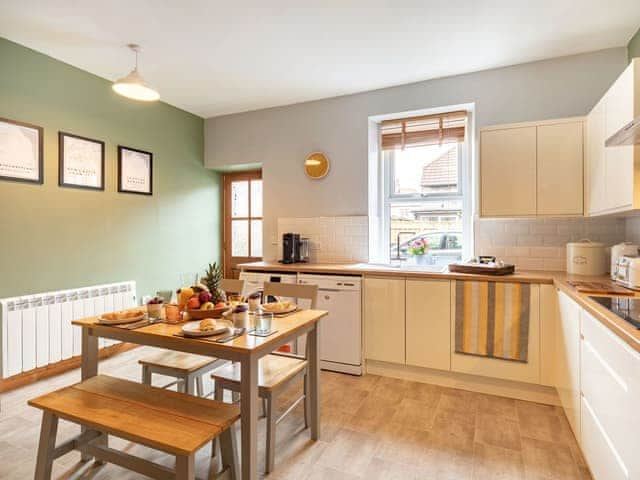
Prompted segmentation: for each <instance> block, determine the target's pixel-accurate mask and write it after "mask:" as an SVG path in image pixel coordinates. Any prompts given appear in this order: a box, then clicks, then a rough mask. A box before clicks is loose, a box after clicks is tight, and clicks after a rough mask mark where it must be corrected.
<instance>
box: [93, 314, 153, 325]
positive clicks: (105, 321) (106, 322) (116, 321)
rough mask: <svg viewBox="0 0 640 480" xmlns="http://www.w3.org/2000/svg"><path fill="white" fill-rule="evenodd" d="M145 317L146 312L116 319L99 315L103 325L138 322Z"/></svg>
mask: <svg viewBox="0 0 640 480" xmlns="http://www.w3.org/2000/svg"><path fill="white" fill-rule="evenodd" d="M143 318H144V313H142V314H140V315H136V316H135V317H130V318H116V319H113V320H111V319H108V318H102V317H98V323H99V324H101V325H124V324H125V323H133V322H138V321H140V320H142V319H143Z"/></svg>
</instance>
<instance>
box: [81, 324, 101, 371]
mask: <svg viewBox="0 0 640 480" xmlns="http://www.w3.org/2000/svg"><path fill="white" fill-rule="evenodd" d="M81 373H82V380H86V379H88V378H91V377H95V376H96V375H98V337H96V336H95V335H92V334H91V332H90V330H89V329H88V328H83V329H82V366H81Z"/></svg>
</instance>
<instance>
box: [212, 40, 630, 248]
mask: <svg viewBox="0 0 640 480" xmlns="http://www.w3.org/2000/svg"><path fill="white" fill-rule="evenodd" d="M626 65H627V49H626V48H615V49H609V50H603V51H599V52H593V53H588V54H583V55H575V56H570V57H563V58H557V59H552V60H545V61H541V62H535V63H528V64H523V65H516V66H512V67H506V68H500V69H495V70H487V71H483V72H477V73H471V74H467V75H459V76H455V77H448V78H442V79H436V80H429V81H425V82H420V83H414V84H410V85H403V86H399V87H392V88H386V89H382V90H376V91H371V92H365V93H360V94H356V95H349V96H343V97H336V98H331V99H326V100H319V101H315V102H308V103H301V104H297V105H291V106H287V107H278V108H271V109H265V110H259V111H254V112H247V113H240V114H234V115H227V116H222V117H216V118H210V119H208V120H206V121H205V166H206V167H208V168H213V169H222V168H225V167H229V166H233V165H242V164H247V163H256V162H257V163H261V164H262V168H263V178H264V215H265V233H264V245H265V258H275V257H276V255H277V253H276V252H275V247H274V246H273V245H272V242H274V241H275V240H276V239H275V231H276V218H277V217H281V216H319V215H366V214H367V210H368V209H367V164H368V159H367V158H368V157H367V152H368V151H367V128H368V122H367V118H368V117H369V116H371V115H382V114H388V113H396V112H404V111H410V110H418V109H424V108H435V107H442V106H447V105H455V104H462V103H472V102H474V103H475V105H476V119H475V120H476V122H475V126H476V128H481V127H484V126H487V125H495V124H501V123H512V122H521V121H533V120H543V119H549V118H558V117H567V116H574V115H584V114H586V113H587V112H588V111H589V110H590V108H591V107H592V106H593V105H594V104H595V103H596V101H597V100H598V99H599V98H600V97H601V96H602V95H603V94H604V92H605V91H606V90H607V88H608V87H609V86H610V85H611V83H612V82H613V81H614V80H615V78H616V77H617V76H618V75H619V74H620V72H621V71H622V70H623V69H624V68H625V66H626ZM283 74H284V75H286V72H283ZM314 150H322V151H324V152H326V153H327V154H328V156H329V158H330V160H331V161H332V169H331V172H330V173H329V175H328V176H327V177H326V178H325V179H324V180H323V181H319V182H318V181H316V182H312V181H310V180H308V179H307V178H306V177H305V175H304V172H303V169H302V163H303V159H304V157H305V156H306V155H307V154H308V153H309V152H311V151H314Z"/></svg>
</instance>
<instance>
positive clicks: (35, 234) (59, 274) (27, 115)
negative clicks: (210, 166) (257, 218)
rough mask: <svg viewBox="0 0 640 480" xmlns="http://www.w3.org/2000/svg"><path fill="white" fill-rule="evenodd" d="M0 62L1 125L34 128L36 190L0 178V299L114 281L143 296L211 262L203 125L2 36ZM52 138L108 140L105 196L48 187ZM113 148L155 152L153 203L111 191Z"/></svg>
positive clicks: (210, 181) (212, 203) (215, 224)
mask: <svg viewBox="0 0 640 480" xmlns="http://www.w3.org/2000/svg"><path fill="white" fill-rule="evenodd" d="M0 65H2V67H1V68H2V74H1V75H0V117H5V118H9V119H13V120H19V121H23V122H28V123H32V124H36V125H39V126H41V127H43V128H44V185H31V184H24V183H15V182H8V181H0V298H3V297H7V296H14V295H24V294H28V293H38V292H45V291H51V290H59V289H65V288H74V287H82V286H88V285H96V284H103V283H109V282H116V281H123V280H135V281H136V282H137V290H138V296H139V297H141V296H142V295H146V294H150V293H153V292H155V291H156V290H159V289H167V288H176V287H177V286H178V283H179V279H180V274H181V273H186V272H195V271H199V270H203V269H204V268H205V266H206V264H207V262H210V261H213V260H218V259H219V255H220V250H221V247H220V229H221V226H220V225H221V223H220V198H221V193H220V188H221V187H220V179H219V177H218V174H216V173H214V172H212V171H210V170H207V169H205V168H204V167H203V149H204V145H203V144H204V140H203V119H202V118H200V117H197V116H195V115H192V114H190V113H187V112H185V111H182V110H180V109H178V108H175V107H172V106H170V105H167V104H165V103H162V102H156V103H153V104H145V103H141V102H135V101H132V100H127V99H125V98H123V97H120V96H118V95H116V94H115V93H113V91H112V90H111V85H110V82H108V81H106V80H104V79H102V78H99V77H96V76H94V75H92V74H89V73H87V72H85V71H82V70H79V69H77V68H75V67H72V66H70V65H67V64H65V63H62V62H59V61H57V60H54V59H53V58H51V57H48V56H45V55H42V54H40V53H37V52H35V51H33V50H30V49H27V48H25V47H23V46H20V45H17V44H15V43H12V42H10V41H7V40H5V39H3V38H0ZM160 93H162V92H160ZM58 130H62V131H66V132H70V133H75V134H78V135H81V136H85V137H89V138H96V139H100V140H103V141H105V142H106V155H105V164H106V175H105V191H104V192H100V191H83V190H76V189H70V188H60V187H58V174H57V168H58V151H57V148H58V140H57V135H58ZM119 144H120V145H125V146H129V147H134V148H139V149H142V150H147V151H150V152H153V196H151V197H148V196H143V195H132V194H122V193H116V190H117V184H116V170H117V163H116V162H117V145H119Z"/></svg>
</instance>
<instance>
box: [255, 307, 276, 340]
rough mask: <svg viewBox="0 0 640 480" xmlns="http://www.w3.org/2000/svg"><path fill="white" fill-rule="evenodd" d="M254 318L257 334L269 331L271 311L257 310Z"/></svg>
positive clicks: (264, 333)
mask: <svg viewBox="0 0 640 480" xmlns="http://www.w3.org/2000/svg"><path fill="white" fill-rule="evenodd" d="M255 318H256V333H257V334H258V335H266V334H268V333H271V321H272V320H273V313H271V312H265V311H259V312H256V313H255Z"/></svg>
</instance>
